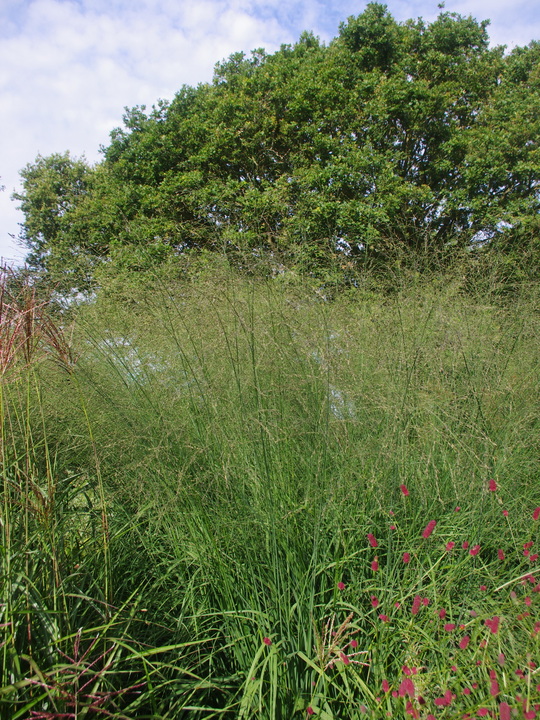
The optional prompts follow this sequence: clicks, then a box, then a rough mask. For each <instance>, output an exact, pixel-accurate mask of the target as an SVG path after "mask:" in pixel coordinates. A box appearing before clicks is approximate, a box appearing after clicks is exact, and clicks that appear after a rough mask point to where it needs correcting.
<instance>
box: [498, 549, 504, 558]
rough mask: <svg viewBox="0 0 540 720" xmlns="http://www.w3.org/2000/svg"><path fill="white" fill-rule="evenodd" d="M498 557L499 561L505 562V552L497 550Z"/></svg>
mask: <svg viewBox="0 0 540 720" xmlns="http://www.w3.org/2000/svg"><path fill="white" fill-rule="evenodd" d="M497 557H498V558H499V560H504V550H501V549H499V550H497Z"/></svg>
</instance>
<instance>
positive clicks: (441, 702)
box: [434, 690, 453, 707]
mask: <svg viewBox="0 0 540 720" xmlns="http://www.w3.org/2000/svg"><path fill="white" fill-rule="evenodd" d="M452 700H453V696H452V691H451V690H447V691H446V692H445V693H444V696H443V697H440V698H435V701H434V702H435V705H438V706H439V707H444V706H445V705H451V704H452Z"/></svg>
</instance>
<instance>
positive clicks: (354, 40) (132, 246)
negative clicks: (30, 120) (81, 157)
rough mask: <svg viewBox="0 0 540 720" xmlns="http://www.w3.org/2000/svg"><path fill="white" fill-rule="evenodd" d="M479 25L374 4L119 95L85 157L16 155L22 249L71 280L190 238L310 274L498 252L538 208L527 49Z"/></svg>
mask: <svg viewBox="0 0 540 720" xmlns="http://www.w3.org/2000/svg"><path fill="white" fill-rule="evenodd" d="M487 24H488V23H487V22H480V23H479V22H477V21H476V20H474V19H473V18H471V17H464V16H460V15H457V14H455V13H448V12H442V13H441V14H440V15H439V17H438V18H437V19H436V20H435V21H434V22H432V23H431V24H426V23H424V22H423V21H422V20H420V19H419V20H416V21H415V20H409V21H407V22H405V23H398V22H397V21H396V20H395V19H394V18H393V17H392V16H391V15H390V13H389V12H388V10H387V8H386V6H384V5H380V4H377V3H370V4H368V6H367V7H366V9H365V11H364V12H363V13H362V14H361V15H359V16H357V17H350V18H349V19H348V20H347V21H346V22H343V23H341V25H340V28H339V35H338V36H337V37H336V38H335V39H334V40H332V41H331V42H330V43H329V44H328V45H324V44H322V43H321V42H320V41H319V40H318V38H316V37H314V36H313V35H312V34H310V33H304V34H303V35H302V36H301V37H300V38H299V40H298V42H297V43H295V44H294V45H284V46H282V47H281V48H280V50H278V51H277V52H275V53H274V54H271V55H270V54H266V53H265V52H264V50H262V49H258V50H255V51H253V52H252V54H251V56H246V55H245V54H244V53H234V54H233V55H231V56H230V57H229V58H228V59H227V60H225V61H223V62H221V63H218V64H217V65H216V68H215V73H214V79H213V82H212V83H211V84H201V85H199V86H197V87H183V88H182V89H181V90H180V92H178V93H177V95H176V96H175V98H174V99H173V100H172V101H171V102H166V101H159V103H158V104H157V105H156V106H155V107H154V108H153V109H152V110H151V111H150V112H146V109H145V108H144V107H136V108H133V109H131V110H127V111H126V113H125V115H124V125H123V127H122V128H118V129H116V130H115V131H113V133H112V134H111V142H110V144H109V146H108V147H106V148H105V149H104V158H103V161H102V162H101V163H100V164H99V165H98V166H96V167H95V168H93V169H89V168H87V167H86V166H85V165H84V163H82V161H72V160H70V159H69V156H67V155H66V156H52V157H51V158H48V159H44V158H38V160H37V161H36V163H35V164H34V165H29V166H28V167H27V168H26V169H25V170H24V171H23V173H22V174H23V180H24V191H23V193H22V194H21V195H20V196H17V197H18V199H19V200H20V201H21V203H22V208H23V211H24V212H25V214H26V218H27V220H26V223H25V226H24V230H23V239H24V240H25V241H26V243H27V245H28V246H29V248H30V249H31V254H30V260H31V262H32V263H33V264H34V265H35V266H36V267H41V268H45V269H46V270H47V271H48V272H50V273H51V275H52V276H54V278H55V279H56V278H61V277H62V274H64V275H65V276H67V278H68V279H69V282H71V283H72V285H76V284H77V282H79V283H80V284H82V285H84V283H87V284H88V283H89V282H91V281H94V282H98V283H99V282H100V281H102V279H103V278H101V275H100V273H101V271H102V270H103V269H105V271H106V274H107V276H110V274H111V272H113V271H114V270H115V269H118V271H119V272H125V271H127V270H137V271H140V270H148V269H150V268H155V267H157V266H159V265H161V264H163V263H169V262H170V261H172V260H174V258H177V257H178V256H179V255H181V254H185V253H193V252H200V251H201V250H203V249H204V250H209V251H218V252H225V253H226V254H228V255H229V257H230V258H231V260H232V261H233V262H234V263H236V264H237V265H239V266H240V265H244V266H245V264H246V263H247V264H248V265H249V264H250V263H251V262H252V261H253V258H260V257H266V258H271V259H273V260H275V261H276V262H281V263H283V264H284V265H286V266H287V267H290V268H294V269H295V270H296V271H298V272H301V273H302V274H312V275H316V276H319V277H321V278H322V277H327V276H328V275H333V276H334V277H338V276H341V277H342V278H343V277H344V275H346V273H347V271H345V272H344V269H345V268H348V267H350V266H352V267H354V268H356V269H357V270H358V269H361V268H363V267H365V266H368V265H369V266H371V267H372V266H378V267H384V268H387V269H390V270H391V268H392V267H394V266H395V265H396V264H397V265H403V264H404V263H409V262H411V260H413V263H414V262H417V259H418V258H422V262H423V264H424V265H425V266H426V267H429V266H432V267H433V266H436V265H439V264H441V263H443V264H444V263H446V262H448V260H449V258H451V257H452V256H454V255H455V254H456V253H457V252H459V251H461V250H462V249H463V248H470V247H471V246H472V245H474V244H475V243H478V242H479V241H481V242H484V243H486V242H489V243H491V246H492V247H493V248H496V249H497V250H498V251H500V249H501V248H502V247H507V243H506V241H504V242H502V243H499V242H498V241H499V238H501V239H504V238H506V236H507V235H508V231H509V230H510V231H512V230H513V229H516V228H519V227H520V226H521V225H522V224H523V223H527V222H529V221H530V220H531V219H532V218H534V217H535V215H536V214H537V213H538V202H539V197H538V187H539V182H540V176H539V171H538V168H539V167H540V163H539V158H538V137H539V136H540V133H539V129H540V128H539V127H538V123H539V120H538V113H537V111H536V110H537V107H538V105H539V102H540V96H539V92H540V89H539V85H538V77H539V75H538V67H539V65H538V61H539V54H538V43H532V44H531V45H530V46H529V47H527V48H517V49H516V50H514V51H513V52H512V53H510V54H509V55H507V56H504V54H503V48H502V47H497V48H492V49H490V48H489V39H488V35H487V30H486V28H487ZM513 236H514V238H515V242H516V243H519V237H520V233H519V232H517V233H516V234H514V235H513ZM72 277H73V280H72V279H71V278H72Z"/></svg>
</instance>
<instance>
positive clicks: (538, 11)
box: [0, 0, 540, 259]
mask: <svg viewBox="0 0 540 720" xmlns="http://www.w3.org/2000/svg"><path fill="white" fill-rule="evenodd" d="M438 1H439V0H429V1H428V0H390V1H389V2H387V5H388V9H389V11H390V12H391V13H392V15H393V16H394V17H395V18H396V19H397V20H407V19H408V18H417V17H423V18H424V19H425V20H427V21H430V20H433V19H434V18H435V17H436V16H437V14H438V13H439V12H440V11H439V10H438V8H437V2H438ZM365 6H366V3H365V2H358V1H355V2H353V1H352V0H326V1H325V2H323V1H321V0H287V1H286V2H284V0H196V1H193V0H190V1H189V2H188V1H186V0H2V1H1V3H0V128H1V132H0V184H2V185H4V186H5V188H6V189H5V191H4V192H1V193H0V257H4V258H14V259H21V258H22V257H23V255H24V250H23V249H21V248H20V247H19V246H18V245H17V243H16V241H14V240H13V239H12V238H11V237H10V234H11V235H17V234H18V232H19V227H18V223H19V222H22V219H23V218H22V215H21V213H20V212H18V211H17V209H16V203H14V202H13V201H12V200H10V195H11V193H12V192H13V191H14V189H15V188H17V187H19V170H20V169H21V168H23V167H24V166H25V165H26V164H27V163H29V162H33V161H34V159H35V158H36V156H37V154H38V153H40V154H41V155H50V154H51V153H54V152H64V151H65V150H70V152H71V153H72V154H73V155H75V156H80V155H82V154H85V155H86V158H87V159H88V160H89V161H91V162H95V161H96V160H98V159H99V146H100V145H101V144H104V145H106V144H107V143H108V138H109V132H110V131H111V130H112V129H113V128H114V127H117V126H118V125H120V124H121V121H122V114H123V109H124V107H126V106H128V107H133V106H134V105H139V104H146V105H147V106H151V105H152V104H153V103H155V102H156V100H157V99H158V98H167V99H170V98H172V97H173V95H174V93H175V92H176V91H177V90H178V89H179V88H180V87H181V86H182V85H183V84H184V83H187V84H189V85H193V84H197V83H199V82H205V81H209V80H211V78H212V71H213V67H214V64H215V63H216V62H217V61H219V60H222V59H223V58H225V57H227V56H228V55H230V54H231V53H232V52H236V51H238V50H244V51H246V52H248V51H250V50H252V49H254V48H258V47H264V48H265V49H266V50H267V51H269V52H272V51H274V50H276V49H277V48H279V46H280V45H281V44H282V43H290V42H294V41H295V40H296V39H297V38H298V36H299V35H300V33H301V32H302V31H303V30H312V31H313V32H314V33H315V34H316V35H319V36H320V38H321V39H322V40H325V41H328V40H330V39H331V38H332V37H334V36H335V35H336V34H337V32H338V25H339V23H340V21H342V20H346V18H347V17H348V16H350V15H358V14H359V13H361V12H362V11H363V9H364V8H365ZM445 10H447V11H449V12H458V13H460V14H462V15H473V17H475V18H477V19H478V20H484V19H487V18H490V19H491V25H490V27H489V35H490V37H491V41H492V44H505V45H507V46H508V47H509V48H512V47H514V46H516V45H526V44H528V43H529V42H530V41H531V40H540V3H539V2H538V0H515V2H513V3H509V2H508V0H446V5H445Z"/></svg>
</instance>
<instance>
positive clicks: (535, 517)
mask: <svg viewBox="0 0 540 720" xmlns="http://www.w3.org/2000/svg"><path fill="white" fill-rule="evenodd" d="M538 518H540V507H537V508H535V509H534V512H533V520H538Z"/></svg>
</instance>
